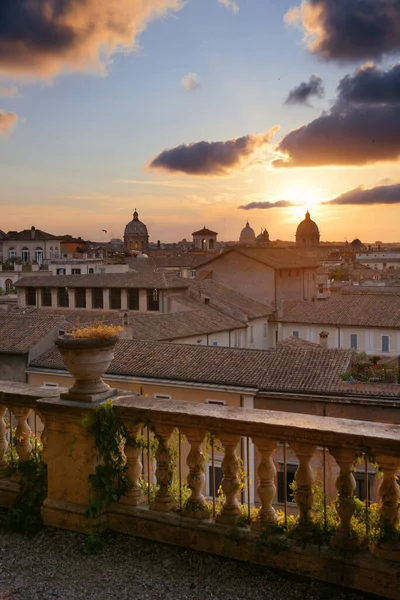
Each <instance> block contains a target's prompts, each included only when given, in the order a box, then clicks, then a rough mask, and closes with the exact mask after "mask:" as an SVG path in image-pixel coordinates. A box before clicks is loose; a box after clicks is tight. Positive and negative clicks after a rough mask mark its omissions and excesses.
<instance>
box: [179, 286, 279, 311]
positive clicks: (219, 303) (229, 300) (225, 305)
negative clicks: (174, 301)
mask: <svg viewBox="0 0 400 600" xmlns="http://www.w3.org/2000/svg"><path fill="white" fill-rule="evenodd" d="M190 283H191V290H190V296H191V298H194V299H198V298H199V296H200V295H202V296H206V297H208V298H210V301H211V306H214V307H215V308H217V309H218V310H221V311H224V312H226V311H227V310H228V311H230V313H231V314H232V316H235V317H237V318H239V319H243V318H244V319H245V320H246V318H248V319H256V318H258V317H265V316H267V315H270V314H272V313H273V309H272V308H271V307H269V306H268V305H267V304H262V303H261V302H257V300H253V299H252V298H249V297H248V296H245V295H244V294H241V293H240V292H236V291H235V290H233V289H231V288H227V287H226V286H225V285H223V284H222V283H219V282H217V281H214V280H213V279H204V280H202V281H191V282H190Z"/></svg>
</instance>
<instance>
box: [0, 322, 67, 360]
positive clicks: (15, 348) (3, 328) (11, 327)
mask: <svg viewBox="0 0 400 600" xmlns="http://www.w3.org/2000/svg"><path fill="white" fill-rule="evenodd" d="M64 326H65V319H64V318H63V317H62V316H50V315H46V316H45V315H30V314H29V315H21V314H10V313H5V314H0V353H3V354H26V353H28V352H29V350H30V349H31V348H32V347H33V346H35V345H36V344H38V343H39V342H40V341H41V340H43V338H44V337H46V336H47V335H48V334H50V333H51V332H52V331H54V330H55V329H56V328H58V327H62V328H64Z"/></svg>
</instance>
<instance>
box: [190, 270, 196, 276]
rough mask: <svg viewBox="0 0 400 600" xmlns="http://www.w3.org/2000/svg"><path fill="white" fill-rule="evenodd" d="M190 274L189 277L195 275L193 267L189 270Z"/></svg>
mask: <svg viewBox="0 0 400 600" xmlns="http://www.w3.org/2000/svg"><path fill="white" fill-rule="evenodd" d="M190 276H191V277H196V271H195V269H192V270H191V271H190Z"/></svg>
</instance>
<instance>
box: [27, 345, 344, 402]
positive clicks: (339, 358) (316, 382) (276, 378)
mask: <svg viewBox="0 0 400 600" xmlns="http://www.w3.org/2000/svg"><path fill="white" fill-rule="evenodd" d="M350 357H351V352H350V351H349V350H323V349H318V350H314V349H311V350H310V349H292V348H275V349H270V350H247V349H239V348H216V347H212V346H194V345H193V346H192V345H184V344H167V343H160V342H142V341H140V342H139V341H135V340H120V341H119V342H118V344H117V346H116V349H115V358H114V361H113V362H112V364H111V366H110V368H109V370H108V373H109V374H118V375H127V376H130V377H146V378H154V379H169V380H175V381H185V382H193V383H208V384H213V385H230V386H240V387H245V388H253V389H254V388H255V389H260V390H263V391H267V390H271V391H278V390H280V391H296V392H300V393H301V392H307V391H310V392H311V391H313V392H318V393H324V392H335V391H337V390H338V389H339V386H340V383H341V379H340V376H341V374H342V373H343V372H344V371H345V370H346V368H347V365H348V362H349V360H350ZM31 366H32V367H37V368H45V369H64V368H65V367H64V366H63V362H62V360H61V356H60V354H59V352H58V349H57V348H56V347H54V348H53V349H52V350H50V351H49V352H47V353H45V354H43V355H42V356H40V357H39V358H38V359H36V360H34V361H33V362H32V363H31Z"/></svg>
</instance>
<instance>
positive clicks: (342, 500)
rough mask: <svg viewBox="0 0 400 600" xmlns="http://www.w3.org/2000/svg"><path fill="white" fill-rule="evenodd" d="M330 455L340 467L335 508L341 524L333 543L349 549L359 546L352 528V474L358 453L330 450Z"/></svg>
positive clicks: (354, 485) (345, 449) (353, 485)
mask: <svg viewBox="0 0 400 600" xmlns="http://www.w3.org/2000/svg"><path fill="white" fill-rule="evenodd" d="M329 451H330V453H331V454H332V456H333V457H334V459H335V460H336V462H337V464H338V466H339V469H340V471H339V474H338V476H337V478H336V489H337V491H338V496H337V498H336V502H335V507H336V512H337V513H338V515H339V519H340V523H339V525H338V527H337V529H336V533H335V537H334V538H333V543H334V544H335V545H336V546H339V547H342V548H349V547H352V546H354V545H356V544H357V540H356V539H355V536H354V532H353V530H352V527H351V518H352V516H353V514H354V511H355V509H356V503H355V500H354V490H355V489H356V480H355V479H354V475H353V472H352V468H353V465H354V461H355V458H356V453H355V452H354V450H351V449H348V448H329Z"/></svg>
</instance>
